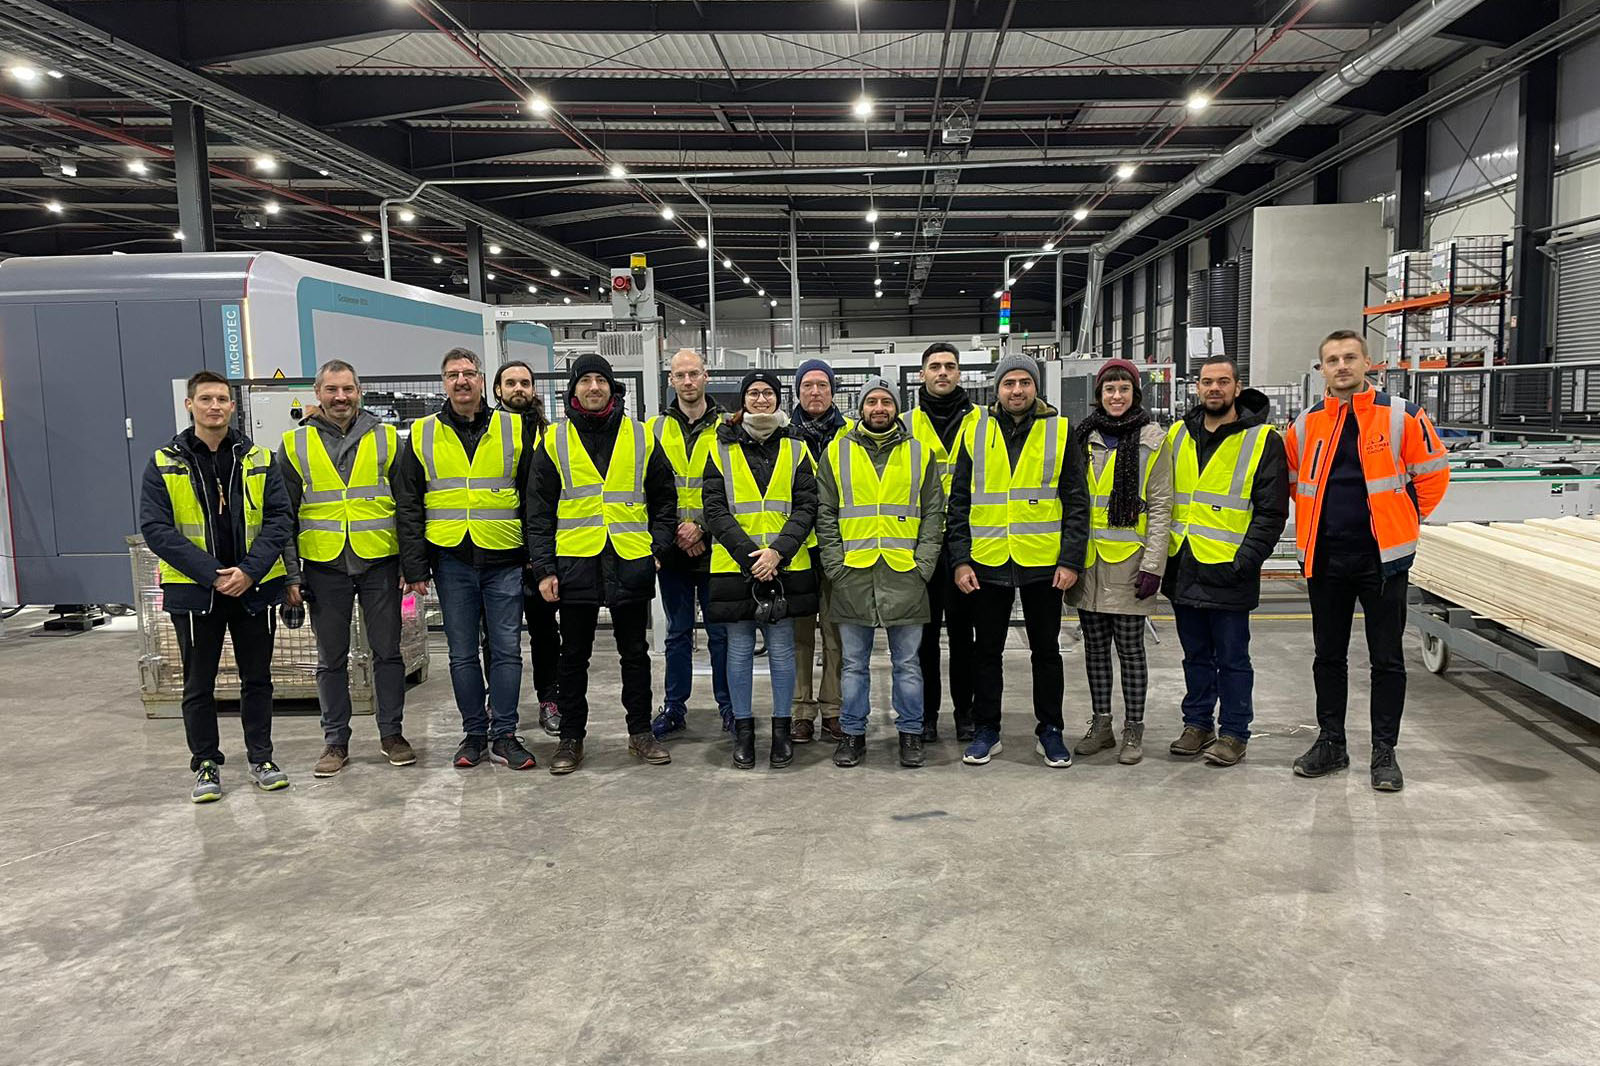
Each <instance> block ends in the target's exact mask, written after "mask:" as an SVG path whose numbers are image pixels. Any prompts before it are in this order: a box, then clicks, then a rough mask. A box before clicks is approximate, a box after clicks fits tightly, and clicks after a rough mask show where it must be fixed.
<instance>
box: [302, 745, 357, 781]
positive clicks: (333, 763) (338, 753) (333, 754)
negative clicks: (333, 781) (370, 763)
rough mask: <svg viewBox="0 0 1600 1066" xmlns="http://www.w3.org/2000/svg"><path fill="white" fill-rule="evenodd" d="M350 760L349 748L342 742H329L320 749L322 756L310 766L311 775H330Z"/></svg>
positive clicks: (342, 767) (341, 768)
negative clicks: (315, 763)
mask: <svg viewBox="0 0 1600 1066" xmlns="http://www.w3.org/2000/svg"><path fill="white" fill-rule="evenodd" d="M349 761H350V749H349V748H346V747H345V746H344V745H342V744H329V745H328V746H326V747H325V748H323V749H322V758H320V759H318V760H317V765H315V766H313V767H312V768H311V776H312V777H332V776H333V775H334V774H336V773H338V772H339V771H340V770H343V769H344V764H345V763H347V762H349Z"/></svg>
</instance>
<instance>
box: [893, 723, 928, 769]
mask: <svg viewBox="0 0 1600 1066" xmlns="http://www.w3.org/2000/svg"><path fill="white" fill-rule="evenodd" d="M927 735H928V734H927V732H926V731H924V732H921V733H901V734H900V765H901V766H905V767H909V768H910V769H913V770H915V769H917V768H918V767H920V766H921V765H922V763H923V758H922V742H923V740H925V739H926V738H927Z"/></svg>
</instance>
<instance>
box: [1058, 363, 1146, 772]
mask: <svg viewBox="0 0 1600 1066" xmlns="http://www.w3.org/2000/svg"><path fill="white" fill-rule="evenodd" d="M1072 446H1073V448H1074V449H1075V450H1076V451H1077V453H1078V456H1079V458H1080V461H1081V463H1082V465H1083V471H1084V476H1085V478H1086V479H1087V481H1088V486H1089V496H1090V502H1091V509H1090V512H1089V554H1088V563H1087V565H1086V566H1085V568H1084V571H1083V577H1082V578H1081V579H1080V580H1079V581H1078V583H1077V584H1076V585H1074V586H1073V587H1072V588H1071V589H1070V590H1069V591H1068V592H1067V604H1068V605H1069V606H1072V607H1076V608H1078V621H1079V623H1080V625H1081V626H1082V628H1083V663H1084V669H1085V670H1086V671H1087V673H1088V676H1089V699H1090V703H1091V705H1092V707H1093V716H1092V717H1091V718H1090V720H1089V729H1088V732H1086V733H1085V734H1084V735H1083V739H1081V740H1079V741H1078V743H1077V745H1076V746H1075V747H1074V748H1073V750H1074V751H1075V752H1076V753H1077V754H1079V755H1093V754H1095V753H1096V752H1100V751H1104V750H1105V749H1106V748H1113V747H1116V745H1117V739H1116V736H1115V735H1114V734H1113V732H1112V729H1111V681H1112V670H1111V646H1112V644H1113V643H1115V644H1116V648H1117V659H1118V660H1119V661H1120V662H1121V664H1122V706H1123V713H1124V718H1123V726H1122V750H1121V751H1120V752H1119V753H1118V755H1117V761H1118V762H1120V763H1123V764H1125V765H1132V764H1134V763H1136V762H1138V761H1139V760H1140V759H1141V758H1143V757H1144V751H1143V743H1144V698H1145V690H1146V688H1147V687H1148V684H1149V671H1148V668H1147V665H1146V663H1145V654H1144V627H1145V619H1146V618H1147V617H1149V616H1150V615H1151V614H1153V613H1154V612H1155V607H1156V599H1155V594H1156V592H1157V590H1159V589H1160V587H1161V573H1162V571H1163V570H1165V569H1166V565H1167V533H1168V530H1169V528H1170V527H1171V518H1172V457H1171V454H1170V452H1169V451H1168V449H1167V447H1166V433H1165V432H1164V431H1163V430H1162V429H1161V427H1160V426H1158V425H1157V424H1156V423H1155V422H1154V421H1153V420H1152V419H1151V418H1150V413H1149V412H1148V411H1146V410H1145V409H1144V394H1143V391H1142V390H1141V389H1140V387H1139V368H1138V367H1136V366H1134V364H1132V363H1130V362H1128V361H1127V360H1126V359H1113V360H1111V361H1110V362H1109V363H1107V364H1106V365H1105V366H1103V367H1101V368H1100V373H1098V374H1097V375H1095V379H1094V410H1093V411H1092V412H1091V413H1090V414H1089V417H1088V418H1085V419H1084V420H1083V421H1082V422H1080V423H1078V426H1077V429H1076V431H1075V432H1074V433H1073V436H1072Z"/></svg>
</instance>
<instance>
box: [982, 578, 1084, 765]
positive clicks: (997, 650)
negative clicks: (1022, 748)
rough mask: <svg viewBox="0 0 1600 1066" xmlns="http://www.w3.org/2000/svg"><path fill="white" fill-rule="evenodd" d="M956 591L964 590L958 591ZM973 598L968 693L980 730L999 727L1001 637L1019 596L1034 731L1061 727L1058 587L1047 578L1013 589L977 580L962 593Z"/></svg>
mask: <svg viewBox="0 0 1600 1066" xmlns="http://www.w3.org/2000/svg"><path fill="white" fill-rule="evenodd" d="M956 595H958V596H959V595H963V593H960V592H957V593H956ZM965 595H967V596H968V597H970V598H971V600H972V616H973V621H974V623H975V624H976V627H977V649H976V655H975V656H974V667H975V669H974V671H973V672H974V674H975V675H976V678H975V682H976V685H977V689H976V691H975V692H974V694H973V697H972V722H973V725H975V726H977V727H978V728H979V729H993V730H995V731H997V732H998V731H999V729H1000V696H1001V693H1002V691H1003V689H1004V688H1005V665H1004V662H1003V658H1004V655H1003V653H1004V652H1005V650H1006V636H1007V635H1008V634H1009V633H1010V632H1011V605H1012V603H1013V602H1015V600H1016V597H1017V596H1018V595H1020V596H1021V597H1022V624H1023V628H1024V629H1026V630H1027V633H1028V648H1029V650H1030V651H1031V652H1032V665H1033V717H1034V719H1035V720H1036V721H1037V723H1038V724H1037V725H1036V726H1035V727H1034V733H1035V734H1039V733H1043V732H1044V731H1045V730H1046V729H1057V730H1059V729H1060V728H1061V727H1062V721H1061V701H1062V699H1063V696H1064V693H1065V689H1066V680H1065V676H1064V671H1063V669H1062V665H1061V590H1060V589H1058V588H1056V587H1054V586H1053V585H1051V584H1050V583H1049V582H1048V581H1040V582H1035V583H1034V584H1032V585H1023V586H1022V587H1021V588H1017V589H1012V588H1008V587H1006V586H1004V585H993V584H990V585H980V586H979V587H978V591H976V592H971V593H965Z"/></svg>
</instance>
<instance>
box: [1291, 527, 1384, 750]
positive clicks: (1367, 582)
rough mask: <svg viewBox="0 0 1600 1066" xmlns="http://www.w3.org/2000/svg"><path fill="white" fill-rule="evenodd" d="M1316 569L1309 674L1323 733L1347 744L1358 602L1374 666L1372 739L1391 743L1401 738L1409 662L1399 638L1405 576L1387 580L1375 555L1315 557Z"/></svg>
mask: <svg viewBox="0 0 1600 1066" xmlns="http://www.w3.org/2000/svg"><path fill="white" fill-rule="evenodd" d="M1316 570H1317V572H1316V575H1315V576H1313V577H1311V578H1309V579H1307V581H1306V588H1307V590H1308V591H1309V592H1310V594H1311V632H1312V637H1313V639H1314V640H1315V642H1316V658H1315V660H1314V661H1313V662H1312V665H1311V676H1312V679H1313V680H1314V681H1315V682H1316V686H1317V727H1318V728H1319V729H1321V730H1322V735H1323V736H1325V737H1328V738H1330V739H1333V740H1337V741H1339V742H1340V743H1343V742H1344V739H1345V736H1344V718H1345V704H1346V702H1347V700H1348V699H1349V692H1350V686H1349V676H1348V675H1349V670H1348V667H1349V663H1348V656H1349V652H1350V626H1351V622H1352V620H1353V617H1354V615H1355V605H1356V604H1357V603H1360V604H1361V610H1362V611H1363V612H1364V614H1365V615H1366V630H1367V657H1368V659H1369V660H1370V662H1371V664H1372V708H1371V710H1372V742H1373V743H1374V744H1388V745H1391V746H1392V745H1394V744H1395V742H1396V741H1398V740H1399V739H1400V715H1401V714H1402V713H1403V712H1404V710H1405V704H1406V660H1405V654H1404V652H1403V651H1402V650H1401V643H1400V642H1401V639H1402V638H1403V637H1404V636H1405V631H1406V586H1407V584H1408V581H1407V575H1406V573H1405V572H1404V571H1402V572H1401V573H1398V574H1395V575H1394V576H1392V577H1390V578H1388V579H1387V580H1385V579H1384V578H1383V574H1382V571H1381V570H1380V569H1379V566H1378V560H1377V559H1376V558H1374V557H1372V556H1339V555H1334V556H1329V557H1328V558H1326V559H1318V560H1317V565H1316Z"/></svg>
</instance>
